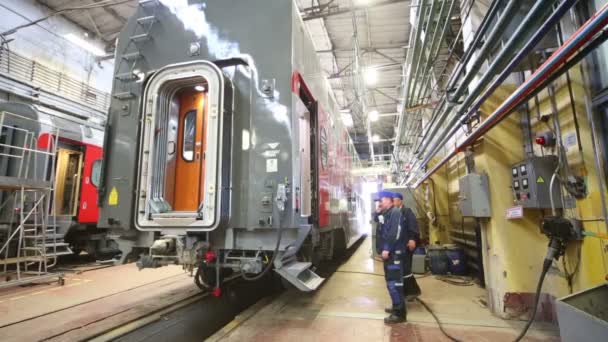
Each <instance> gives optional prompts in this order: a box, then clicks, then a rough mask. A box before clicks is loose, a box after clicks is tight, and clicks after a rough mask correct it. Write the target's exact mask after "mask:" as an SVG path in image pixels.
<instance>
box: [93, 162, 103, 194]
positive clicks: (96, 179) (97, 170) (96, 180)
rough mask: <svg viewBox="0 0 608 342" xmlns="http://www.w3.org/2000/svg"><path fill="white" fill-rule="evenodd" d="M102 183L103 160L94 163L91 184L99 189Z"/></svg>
mask: <svg viewBox="0 0 608 342" xmlns="http://www.w3.org/2000/svg"><path fill="white" fill-rule="evenodd" d="M100 182H101V159H97V160H96V161H94V162H93V167H92V168H91V184H93V186H95V187H96V188H97V187H99V184H100Z"/></svg>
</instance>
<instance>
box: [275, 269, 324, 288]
mask: <svg viewBox="0 0 608 342" xmlns="http://www.w3.org/2000/svg"><path fill="white" fill-rule="evenodd" d="M311 266H312V264H311V263H310V262H293V263H290V264H288V265H284V266H283V267H281V268H277V269H275V272H277V273H278V274H279V275H280V276H281V277H283V278H285V280H287V281H288V282H290V283H291V284H292V285H293V286H295V287H296V288H297V289H298V290H300V291H304V292H311V291H314V290H316V289H317V288H318V287H319V286H320V285H321V284H322V283H323V281H324V280H325V278H321V277H320V276H319V275H318V274H316V273H315V272H313V271H312V270H311V269H310V267H311Z"/></svg>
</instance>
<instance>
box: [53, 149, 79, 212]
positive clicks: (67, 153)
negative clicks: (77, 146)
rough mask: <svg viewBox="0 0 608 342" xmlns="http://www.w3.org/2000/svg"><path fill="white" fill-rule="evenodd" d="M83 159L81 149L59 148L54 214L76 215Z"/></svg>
mask: <svg viewBox="0 0 608 342" xmlns="http://www.w3.org/2000/svg"><path fill="white" fill-rule="evenodd" d="M82 159H83V154H82V152H80V151H75V150H71V149H67V148H59V149H58V150H57V169H56V172H57V174H56V176H55V200H54V201H53V203H54V205H53V208H54V209H53V213H54V215H60V216H76V213H77V211H78V198H79V197H80V176H81V170H82Z"/></svg>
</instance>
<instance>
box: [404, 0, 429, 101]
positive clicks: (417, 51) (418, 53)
mask: <svg viewBox="0 0 608 342" xmlns="http://www.w3.org/2000/svg"><path fill="white" fill-rule="evenodd" d="M424 3H425V0H420V7H419V8H418V9H417V13H419V15H418V25H417V26H416V40H415V41H414V59H415V60H416V66H415V67H414V70H411V71H413V76H412V73H411V72H410V79H413V82H409V81H408V92H407V95H408V97H407V98H406V100H405V104H406V107H409V106H410V100H409V98H410V95H411V94H412V93H413V91H414V89H416V83H417V80H418V68H419V66H420V60H421V59H422V54H423V52H424V46H425V45H426V39H425V40H424V42H422V41H421V43H422V46H419V45H420V44H418V40H420V33H421V31H422V24H423V23H424V17H425V16H426V13H425V11H424V8H425V6H424ZM434 7H435V0H433V3H432V4H431V13H432V11H433V10H434ZM429 21H430V15H429ZM412 62H413V61H412ZM412 65H414V64H410V66H412Z"/></svg>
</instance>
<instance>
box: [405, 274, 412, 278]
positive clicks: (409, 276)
mask: <svg viewBox="0 0 608 342" xmlns="http://www.w3.org/2000/svg"><path fill="white" fill-rule="evenodd" d="M413 276H414V274H413V273H410V274H408V275H406V276H404V277H403V278H411V277H413Z"/></svg>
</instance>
